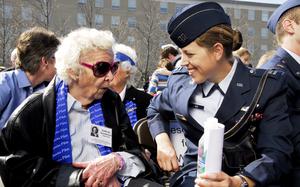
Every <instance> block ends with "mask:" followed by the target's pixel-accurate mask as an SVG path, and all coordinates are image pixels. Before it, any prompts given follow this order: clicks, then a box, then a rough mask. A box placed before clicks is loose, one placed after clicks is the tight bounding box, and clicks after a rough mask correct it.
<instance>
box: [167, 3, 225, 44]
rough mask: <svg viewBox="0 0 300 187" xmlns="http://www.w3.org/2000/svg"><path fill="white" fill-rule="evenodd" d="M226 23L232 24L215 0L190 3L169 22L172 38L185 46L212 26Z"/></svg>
mask: <svg viewBox="0 0 300 187" xmlns="http://www.w3.org/2000/svg"><path fill="white" fill-rule="evenodd" d="M220 24H225V25H229V26H231V22H230V18H229V16H228V15H227V14H226V13H225V11H224V9H223V8H222V7H221V5H219V4H218V3H215V2H205V3H198V4H195V5H189V6H187V7H185V8H183V9H182V10H181V11H179V12H178V13H176V14H175V15H173V17H172V18H171V19H170V21H169V24H168V33H169V34H170V38H171V40H172V41H173V42H174V43H175V44H176V45H177V46H178V47H180V48H183V47H185V46H187V45H188V44H190V43H191V42H192V41H194V40H195V39H196V38H198V37H199V36H201V35H202V34H203V33H205V32H206V31H207V30H209V29H210V28H211V27H213V26H216V25H220Z"/></svg>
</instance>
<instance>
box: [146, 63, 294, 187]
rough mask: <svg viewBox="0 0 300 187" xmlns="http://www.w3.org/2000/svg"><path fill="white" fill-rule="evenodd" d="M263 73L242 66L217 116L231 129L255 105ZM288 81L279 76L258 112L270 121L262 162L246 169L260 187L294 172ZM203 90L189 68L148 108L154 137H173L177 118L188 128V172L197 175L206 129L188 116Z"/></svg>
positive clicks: (261, 134)
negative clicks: (200, 142) (194, 98)
mask: <svg viewBox="0 0 300 187" xmlns="http://www.w3.org/2000/svg"><path fill="white" fill-rule="evenodd" d="M263 73H264V70H254V69H249V68H247V67H246V66H244V65H243V64H242V63H241V62H239V63H238V65H237V68H236V71H235V74H234V77H233V79H232V81H231V83H230V86H229V88H228V91H227V93H226V95H225V97H224V100H223V103H222V104H221V106H220V108H219V110H218V112H217V113H216V116H215V117H216V118H218V120H219V122H220V123H223V124H224V125H225V130H228V129H229V128H230V127H232V126H233V125H234V124H235V123H236V122H237V121H238V120H239V119H240V118H241V116H242V115H243V114H244V111H243V110H241V109H242V108H243V107H247V106H249V105H250V103H251V100H252V98H253V96H254V94H255V91H256V89H257V86H258V83H259V81H260V78H261V76H262V75H263ZM285 81H286V76H284V75H283V73H282V72H279V71H273V72H272V74H271V75H270V76H269V78H268V80H267V82H266V85H265V89H264V92H263V94H262V96H261V99H260V101H259V105H258V106H257V108H256V109H255V113H262V114H263V116H264V117H263V119H261V120H260V121H257V132H258V136H257V147H256V148H257V151H258V153H259V155H260V158H259V159H257V160H255V161H253V162H252V163H250V164H249V165H248V166H246V167H245V168H244V171H243V172H244V175H246V176H248V177H250V178H252V179H254V180H255V181H256V183H257V186H266V185H267V184H270V183H274V182H276V181H278V179H280V177H281V176H282V174H285V173H288V172H289V170H290V168H291V164H290V155H291V152H292V150H293V149H292V144H291V143H290V140H289V138H288V136H289V135H290V133H291V124H290V121H289V118H288V113H287V108H288V107H287V103H286V99H285V94H286V90H287V86H286V82H285ZM197 86H201V85H197V84H194V83H193V82H192V79H191V77H190V76H189V75H188V71H187V70H186V68H180V69H178V70H176V71H174V73H173V74H172V75H171V76H170V79H169V82H168V87H167V88H166V89H165V90H164V91H163V92H162V93H161V94H159V95H158V96H156V97H154V98H153V99H152V101H151V103H150V106H149V108H148V123H149V128H150V131H151V134H152V136H153V138H155V137H156V135H158V134H160V133H162V132H168V128H169V127H168V120H169V118H170V116H173V114H174V115H175V117H176V119H177V120H178V121H179V123H180V125H181V126H182V128H183V129H184V132H185V137H186V141H187V147H188V148H187V152H186V154H185V155H184V166H183V168H181V172H182V173H184V172H185V170H187V168H191V167H190V166H191V165H194V170H196V161H197V147H198V146H197V145H198V140H199V139H200V137H201V136H202V134H203V128H202V127H201V125H200V124H198V123H197V122H196V121H195V120H194V119H193V118H192V117H191V116H190V115H189V111H188V108H189V107H188V105H189V99H190V97H191V95H192V93H193V92H194V91H195V89H196V87H197ZM189 171H191V170H189ZM186 175H189V173H188V172H187V174H186Z"/></svg>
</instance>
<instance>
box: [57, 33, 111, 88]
mask: <svg viewBox="0 0 300 187" xmlns="http://www.w3.org/2000/svg"><path fill="white" fill-rule="evenodd" d="M114 43H115V39H114V37H113V34H112V33H111V32H110V31H101V30H100V31H99V30H96V29H90V28H79V29H76V30H74V31H72V32H70V33H69V34H68V35H67V36H66V37H65V38H63V40H62V42H61V45H60V46H59V47H58V49H57V51H56V53H55V58H56V64H55V67H56V71H57V75H58V77H59V78H61V79H62V80H64V81H66V82H67V83H70V81H71V79H70V77H69V75H68V70H70V69H71V70H73V71H74V72H75V73H79V71H80V69H81V68H82V67H81V66H80V65H79V57H80V53H81V52H82V51H86V50H93V49H96V48H97V49H101V50H105V51H112V46H113V45H114Z"/></svg>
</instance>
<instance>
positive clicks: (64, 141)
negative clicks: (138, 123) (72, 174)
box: [52, 81, 112, 163]
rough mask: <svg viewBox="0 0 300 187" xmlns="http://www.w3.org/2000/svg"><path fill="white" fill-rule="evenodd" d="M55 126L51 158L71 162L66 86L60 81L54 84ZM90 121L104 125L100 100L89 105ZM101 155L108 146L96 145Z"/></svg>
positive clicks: (106, 151) (105, 151)
mask: <svg viewBox="0 0 300 187" xmlns="http://www.w3.org/2000/svg"><path fill="white" fill-rule="evenodd" d="M56 91H57V92H56V127H55V135H54V141H53V149H52V151H53V153H52V159H53V160H54V161H57V162H60V163H72V161H73V159H72V145H71V137H70V130H69V118H68V109H67V95H68V86H67V85H66V84H65V83H64V82H63V81H60V82H59V83H58V84H57V86H56ZM88 110H89V112H90V119H91V122H92V123H93V124H95V125H99V126H101V127H103V126H105V120H104V117H103V113H102V107H101V103H100V102H96V103H94V104H93V105H92V106H91V107H89V109H88ZM97 146H98V148H99V151H100V153H101V155H102V156H104V155H107V154H109V153H111V152H112V150H111V148H110V147H106V146H102V145H98V144H97Z"/></svg>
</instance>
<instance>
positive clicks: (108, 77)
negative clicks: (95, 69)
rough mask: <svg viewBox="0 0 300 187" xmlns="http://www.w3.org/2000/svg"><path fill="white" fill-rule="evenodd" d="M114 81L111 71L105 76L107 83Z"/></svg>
mask: <svg viewBox="0 0 300 187" xmlns="http://www.w3.org/2000/svg"><path fill="white" fill-rule="evenodd" d="M113 79H114V75H113V74H112V72H111V71H109V72H108V73H107V74H106V75H105V80H106V81H109V82H110V81H112V80H113Z"/></svg>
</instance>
